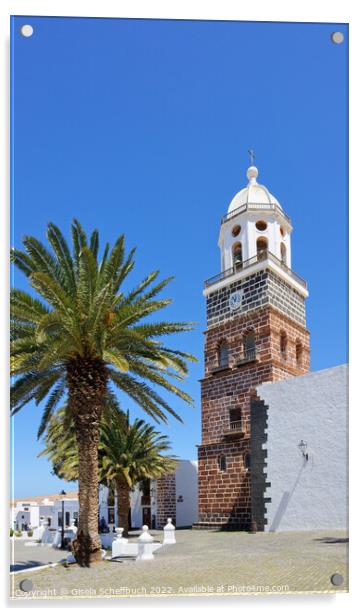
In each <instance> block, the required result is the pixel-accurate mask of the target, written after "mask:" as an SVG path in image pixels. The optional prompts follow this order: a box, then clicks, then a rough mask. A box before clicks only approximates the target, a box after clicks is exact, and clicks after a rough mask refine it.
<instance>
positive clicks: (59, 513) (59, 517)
mask: <svg viewBox="0 0 364 616" xmlns="http://www.w3.org/2000/svg"><path fill="white" fill-rule="evenodd" d="M58 526H62V513H61V512H60V511H58Z"/></svg>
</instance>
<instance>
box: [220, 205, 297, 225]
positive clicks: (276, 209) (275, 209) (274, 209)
mask: <svg viewBox="0 0 364 616" xmlns="http://www.w3.org/2000/svg"><path fill="white" fill-rule="evenodd" d="M259 210H270V211H272V212H276V213H278V214H280V215H281V216H283V218H285V219H286V220H287V222H288V223H289V224H291V219H290V218H289V216H287V214H285V213H284V211H283V210H282V208H281V206H280V205H278V203H244V204H243V205H241V206H240V207H237V208H236V209H235V210H233V211H232V212H228V214H225V216H223V217H222V218H221V224H222V225H223V224H224V223H225V222H227V221H228V220H231V219H232V218H235V216H239V214H243V213H244V212H248V211H253V212H254V211H259Z"/></svg>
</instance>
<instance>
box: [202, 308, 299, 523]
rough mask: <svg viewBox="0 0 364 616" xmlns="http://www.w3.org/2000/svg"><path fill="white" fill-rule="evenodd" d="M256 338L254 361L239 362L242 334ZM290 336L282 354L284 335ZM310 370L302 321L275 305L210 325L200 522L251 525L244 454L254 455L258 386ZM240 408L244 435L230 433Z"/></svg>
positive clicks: (249, 494) (247, 474)
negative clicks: (224, 354)
mask: <svg viewBox="0 0 364 616" xmlns="http://www.w3.org/2000/svg"><path fill="white" fill-rule="evenodd" d="M252 330H253V331H254V332H255V336H256V359H255V360H254V361H249V362H245V363H240V364H239V361H240V360H241V357H242V355H243V349H244V337H245V335H246V334H247V333H248V332H249V331H252ZM282 331H284V332H285V333H286V335H287V348H286V354H285V356H284V357H282V355H281V347H280V336H281V332H282ZM222 341H224V342H225V343H226V344H227V346H228V349H229V364H228V366H227V367H226V368H224V369H218V367H217V361H218V349H219V345H220V344H221V342H222ZM297 341H299V342H300V343H301V345H302V359H301V362H300V364H299V365H298V364H297V361H296V342H297ZM308 369H309V333H308V332H307V330H306V329H305V327H303V326H302V325H301V324H299V323H297V322H295V321H293V320H292V319H290V318H289V317H287V316H285V315H283V314H281V313H280V312H279V311H277V310H276V309H275V308H272V307H271V306H267V307H265V308H260V309H254V310H251V311H249V312H248V313H247V314H240V315H236V316H235V317H234V318H233V319H232V318H231V319H228V320H225V321H223V322H221V323H220V324H219V325H217V326H215V327H210V328H209V329H208V330H207V332H206V339H205V377H204V378H203V379H202V381H201V398H202V444H201V446H200V447H199V522H200V523H205V524H206V523H210V524H221V525H225V526H227V527H232V528H235V527H236V528H237V527H240V528H247V527H249V524H250V520H251V491H250V470H249V469H248V468H247V465H246V455H247V453H251V440H250V436H251V431H250V414H251V401H252V399H254V398H255V396H256V392H255V388H256V387H257V386H258V385H259V384H261V383H264V382H270V381H274V380H280V379H287V378H290V377H293V376H297V375H299V374H304V373H305V372H307V371H308ZM237 408H239V409H240V410H241V417H242V422H243V434H240V435H231V434H228V430H227V427H228V424H229V411H230V410H232V409H237ZM222 454H224V455H225V456H226V471H220V470H219V463H218V461H219V456H220V455H222Z"/></svg>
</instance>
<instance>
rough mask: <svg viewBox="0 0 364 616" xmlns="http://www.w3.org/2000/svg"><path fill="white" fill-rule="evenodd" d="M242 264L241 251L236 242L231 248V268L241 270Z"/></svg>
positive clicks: (238, 243) (239, 244) (239, 245)
mask: <svg viewBox="0 0 364 616" xmlns="http://www.w3.org/2000/svg"><path fill="white" fill-rule="evenodd" d="M242 264H243V249H242V247H241V243H240V242H236V243H235V244H234V246H233V267H235V268H236V269H241V266H242Z"/></svg>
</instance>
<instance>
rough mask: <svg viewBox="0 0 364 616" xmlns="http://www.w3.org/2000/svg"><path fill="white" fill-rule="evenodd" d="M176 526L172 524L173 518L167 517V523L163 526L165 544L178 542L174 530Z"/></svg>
mask: <svg viewBox="0 0 364 616" xmlns="http://www.w3.org/2000/svg"><path fill="white" fill-rule="evenodd" d="M175 530H176V527H175V526H173V524H172V518H167V524H166V525H165V527H164V528H163V531H164V535H163V545H167V544H168V543H176V537H175V534H174V531H175Z"/></svg>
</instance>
